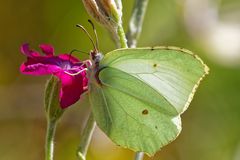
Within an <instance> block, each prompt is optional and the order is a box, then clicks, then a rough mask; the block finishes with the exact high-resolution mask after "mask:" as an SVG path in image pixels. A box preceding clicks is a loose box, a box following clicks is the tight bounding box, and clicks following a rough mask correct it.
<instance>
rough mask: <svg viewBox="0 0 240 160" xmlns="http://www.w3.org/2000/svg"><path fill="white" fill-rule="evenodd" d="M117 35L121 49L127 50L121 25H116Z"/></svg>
mask: <svg viewBox="0 0 240 160" xmlns="http://www.w3.org/2000/svg"><path fill="white" fill-rule="evenodd" d="M117 33H118V38H119V42H120V46H121V48H128V45H127V39H126V35H125V32H124V30H123V26H122V24H121V23H120V24H119V25H118V29H117Z"/></svg>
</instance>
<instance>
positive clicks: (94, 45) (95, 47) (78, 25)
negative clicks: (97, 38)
mask: <svg viewBox="0 0 240 160" xmlns="http://www.w3.org/2000/svg"><path fill="white" fill-rule="evenodd" d="M76 26H77V27H78V28H80V29H82V30H83V31H84V32H85V33H86V34H87V36H88V38H89V39H90V41H91V42H92V45H93V47H94V50H97V46H96V44H95V43H94V41H93V39H92V37H91V36H90V34H89V33H88V31H87V30H86V29H85V28H84V27H83V26H82V25H80V24H77V25H76Z"/></svg>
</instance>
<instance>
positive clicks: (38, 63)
mask: <svg viewBox="0 0 240 160" xmlns="http://www.w3.org/2000/svg"><path fill="white" fill-rule="evenodd" d="M57 60H59V58H57V57H52V58H48V57H42V56H39V57H34V58H32V57H28V58H27V62H25V63H23V64H22V65H21V66H20V71H21V72H22V73H23V74H31V75H47V74H53V73H56V72H60V71H62V68H61V67H60V66H58V65H56V61H57Z"/></svg>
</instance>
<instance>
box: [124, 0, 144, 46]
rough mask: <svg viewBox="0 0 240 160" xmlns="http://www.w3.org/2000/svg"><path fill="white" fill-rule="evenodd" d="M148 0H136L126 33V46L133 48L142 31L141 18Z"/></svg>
mask: <svg viewBox="0 0 240 160" xmlns="http://www.w3.org/2000/svg"><path fill="white" fill-rule="evenodd" d="M148 1H149V0H136V1H135V4H134V8H133V12H132V16H131V19H130V22H129V31H128V33H127V40H128V46H129V47H130V48H134V47H136V45H137V40H138V38H139V36H140V34H141V31H142V25H143V20H144V16H145V12H146V9H147V5H148Z"/></svg>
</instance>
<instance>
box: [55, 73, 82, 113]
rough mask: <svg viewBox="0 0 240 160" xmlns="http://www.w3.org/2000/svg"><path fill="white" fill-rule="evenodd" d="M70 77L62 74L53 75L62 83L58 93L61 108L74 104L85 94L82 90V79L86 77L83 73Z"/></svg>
mask: <svg viewBox="0 0 240 160" xmlns="http://www.w3.org/2000/svg"><path fill="white" fill-rule="evenodd" d="M82 73H83V74H78V75H75V76H71V75H69V74H66V73H64V72H59V73H57V74H55V75H56V76H57V77H58V78H59V79H60V80H61V82H62V88H61V93H60V104H61V107H62V108H67V107H68V106H70V105H72V104H74V103H76V102H77V101H78V100H79V99H80V95H81V94H82V93H83V92H85V90H84V89H83V77H84V76H86V73H85V72H82Z"/></svg>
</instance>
